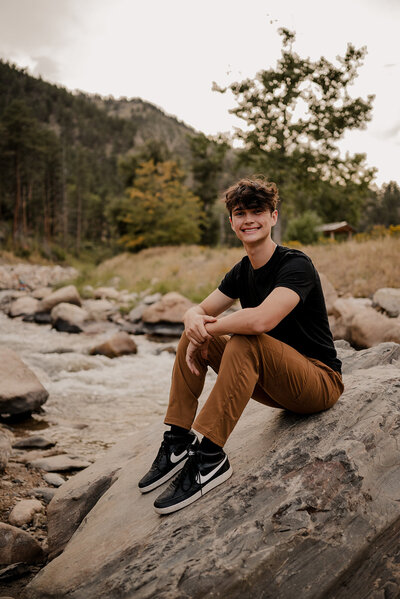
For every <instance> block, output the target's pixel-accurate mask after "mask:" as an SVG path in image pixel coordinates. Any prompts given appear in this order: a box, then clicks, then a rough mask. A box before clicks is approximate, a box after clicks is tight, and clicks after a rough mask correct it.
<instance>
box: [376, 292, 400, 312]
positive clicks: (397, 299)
mask: <svg viewBox="0 0 400 599" xmlns="http://www.w3.org/2000/svg"><path fill="white" fill-rule="evenodd" d="M372 301H373V302H374V304H375V305H376V306H379V307H380V308H382V309H383V310H385V312H387V314H388V316H390V317H391V318H396V317H397V316H399V314H400V289H396V288H394V287H382V289H378V290H377V291H375V293H374V297H373V298H372Z"/></svg>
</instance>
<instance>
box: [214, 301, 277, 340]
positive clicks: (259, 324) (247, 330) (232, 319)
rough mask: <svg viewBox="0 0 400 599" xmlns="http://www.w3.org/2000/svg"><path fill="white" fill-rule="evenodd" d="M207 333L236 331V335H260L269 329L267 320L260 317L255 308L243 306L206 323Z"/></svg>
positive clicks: (220, 333)
mask: <svg viewBox="0 0 400 599" xmlns="http://www.w3.org/2000/svg"><path fill="white" fill-rule="evenodd" d="M206 330H207V333H209V334H210V335H212V336H213V337H218V336H219V335H228V334H229V333H236V334H238V335H260V334H261V333H265V332H267V331H268V330H270V329H269V325H268V322H267V321H266V320H265V318H261V315H260V312H259V310H257V308H244V309H243V310H238V311H237V312H234V313H233V314H228V316H224V317H222V318H219V319H218V320H217V321H216V322H210V323H207V324H206Z"/></svg>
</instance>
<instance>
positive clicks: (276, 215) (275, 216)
mask: <svg viewBox="0 0 400 599" xmlns="http://www.w3.org/2000/svg"><path fill="white" fill-rule="evenodd" d="M271 216H272V226H273V227H274V226H275V225H276V223H277V220H278V211H277V210H274V211H273V212H272V214H271Z"/></svg>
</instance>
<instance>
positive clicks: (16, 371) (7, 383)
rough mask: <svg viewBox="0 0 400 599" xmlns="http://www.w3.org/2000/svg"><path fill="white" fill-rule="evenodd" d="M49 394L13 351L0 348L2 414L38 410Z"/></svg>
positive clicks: (0, 408)
mask: <svg viewBox="0 0 400 599" xmlns="http://www.w3.org/2000/svg"><path fill="white" fill-rule="evenodd" d="M48 396H49V394H48V392H47V391H46V389H45V388H44V387H43V385H42V384H41V383H40V381H39V380H38V378H37V376H36V375H35V374H34V373H33V372H32V370H30V369H29V368H28V366H26V364H24V362H23V361H22V360H21V359H20V358H19V357H18V355H17V354H16V353H15V352H14V351H12V350H11V349H6V348H4V347H3V348H0V413H1V414H22V413H25V412H33V411H35V410H37V409H38V408H39V407H40V406H41V405H42V404H44V402H45V401H46V400H47V398H48Z"/></svg>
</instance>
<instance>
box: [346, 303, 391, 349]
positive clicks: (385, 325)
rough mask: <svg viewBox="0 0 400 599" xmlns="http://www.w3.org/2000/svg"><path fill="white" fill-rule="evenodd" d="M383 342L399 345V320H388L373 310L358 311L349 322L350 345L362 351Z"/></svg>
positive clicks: (363, 309)
mask: <svg viewBox="0 0 400 599" xmlns="http://www.w3.org/2000/svg"><path fill="white" fill-rule="evenodd" d="M384 341H394V342H395V343H400V319H399V318H396V319H394V318H388V317H387V316H385V315H384V314H380V313H379V312H377V311H376V310H374V309H373V308H362V309H361V310H359V311H358V312H357V313H356V314H355V315H354V317H353V319H352V321H351V327H350V342H351V344H352V345H354V347H357V348H358V349H364V348H366V347H372V346H373V345H378V344H379V343H383V342H384Z"/></svg>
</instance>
